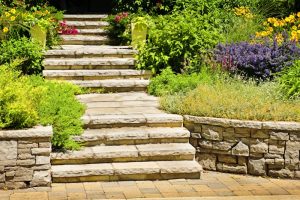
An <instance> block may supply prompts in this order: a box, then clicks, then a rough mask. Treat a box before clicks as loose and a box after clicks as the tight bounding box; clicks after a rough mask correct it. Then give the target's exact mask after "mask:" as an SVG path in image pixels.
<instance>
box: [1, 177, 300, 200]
mask: <svg viewBox="0 0 300 200" xmlns="http://www.w3.org/2000/svg"><path fill="white" fill-rule="evenodd" d="M277 195H284V196H277ZM287 195H296V196H287ZM226 196H228V198H225V199H234V198H233V196H242V197H243V198H237V199H240V200H246V199H263V200H264V199H272V200H276V199H285V200H289V199H293V200H296V199H300V180H286V179H285V180H284V179H273V178H262V177H253V176H244V175H233V174H225V173H217V172H206V173H203V176H202V179H201V180H188V179H187V180H186V179H177V180H168V181H123V182H122V181H120V182H85V183H66V184H65V183H53V184H52V188H35V189H26V190H14V191H0V199H1V200H9V199H10V200H85V199H136V198H165V199H169V198H177V199H178V200H180V199H183V197H213V198H204V200H206V199H207V200H208V199H219V198H217V197H226ZM254 196H256V198H254ZM261 196H264V197H261ZM193 199H195V198H193ZM200 199H201V200H202V198H200ZM221 199H223V198H220V200H221Z"/></svg>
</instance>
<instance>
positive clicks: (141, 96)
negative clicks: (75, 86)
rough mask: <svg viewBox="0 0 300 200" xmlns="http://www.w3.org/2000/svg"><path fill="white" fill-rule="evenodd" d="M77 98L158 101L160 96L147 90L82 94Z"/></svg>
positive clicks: (104, 100)
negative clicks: (148, 92)
mask: <svg viewBox="0 0 300 200" xmlns="http://www.w3.org/2000/svg"><path fill="white" fill-rule="evenodd" d="M76 98H77V99H78V100H79V101H80V102H82V103H91V102H123V101H157V102H158V97H155V96H151V95H149V94H147V93H145V92H122V93H110V94H82V95H77V96H76Z"/></svg>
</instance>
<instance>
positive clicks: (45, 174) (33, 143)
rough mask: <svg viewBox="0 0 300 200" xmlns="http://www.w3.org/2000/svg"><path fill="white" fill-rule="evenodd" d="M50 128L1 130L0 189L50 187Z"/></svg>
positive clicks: (51, 131)
mask: <svg viewBox="0 0 300 200" xmlns="http://www.w3.org/2000/svg"><path fill="white" fill-rule="evenodd" d="M52 133H53V130H52V127H51V126H47V127H42V126H36V127H34V128H30V129H24V130H0V190H1V189H18V188H28V187H39V186H50V185H51V171H50V170H51V164H50V154H51V136H52Z"/></svg>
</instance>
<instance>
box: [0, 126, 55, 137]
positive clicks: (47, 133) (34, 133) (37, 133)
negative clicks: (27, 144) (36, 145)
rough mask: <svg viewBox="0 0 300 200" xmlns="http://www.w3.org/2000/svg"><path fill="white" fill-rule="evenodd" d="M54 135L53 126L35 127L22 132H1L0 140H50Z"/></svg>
mask: <svg viewBox="0 0 300 200" xmlns="http://www.w3.org/2000/svg"><path fill="white" fill-rule="evenodd" d="M52 134H53V130H52V126H35V127H33V128H28V129H21V130H0V139H8V138H49V137H51V136H52Z"/></svg>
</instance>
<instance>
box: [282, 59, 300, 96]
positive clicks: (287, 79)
mask: <svg viewBox="0 0 300 200" xmlns="http://www.w3.org/2000/svg"><path fill="white" fill-rule="evenodd" d="M277 81H278V82H279V88H280V91H281V93H282V94H283V96H284V97H285V98H300V60H298V61H296V62H295V63H294V65H292V66H291V67H288V68H286V69H284V70H283V72H282V73H280V76H279V77H278V78H277Z"/></svg>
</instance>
